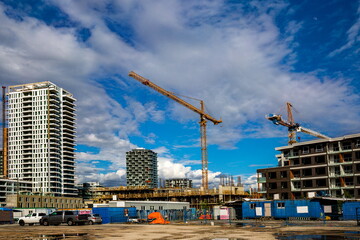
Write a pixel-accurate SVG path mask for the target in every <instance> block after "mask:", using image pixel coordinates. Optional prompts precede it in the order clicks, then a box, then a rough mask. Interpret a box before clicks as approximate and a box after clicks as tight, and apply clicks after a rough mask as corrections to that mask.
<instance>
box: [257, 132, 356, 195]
mask: <svg viewBox="0 0 360 240" xmlns="http://www.w3.org/2000/svg"><path fill="white" fill-rule="evenodd" d="M276 150H278V151H280V152H281V153H280V154H279V155H277V158H278V166H277V167H274V168H266V169H258V170H257V173H258V184H259V190H260V193H263V194H265V196H266V197H267V198H268V199H302V198H307V197H311V196H329V197H341V198H354V199H360V134H353V135H346V136H343V137H338V138H331V139H317V140H313V141H307V142H300V143H295V144H293V145H289V146H284V147H279V148H276Z"/></svg>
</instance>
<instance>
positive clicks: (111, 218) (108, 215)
mask: <svg viewBox="0 0 360 240" xmlns="http://www.w3.org/2000/svg"><path fill="white" fill-rule="evenodd" d="M92 212H93V213H97V214H100V216H101V218H102V220H103V223H105V224H106V223H124V222H128V221H129V218H132V217H137V213H136V208H135V207H128V208H127V207H98V208H93V209H92Z"/></svg>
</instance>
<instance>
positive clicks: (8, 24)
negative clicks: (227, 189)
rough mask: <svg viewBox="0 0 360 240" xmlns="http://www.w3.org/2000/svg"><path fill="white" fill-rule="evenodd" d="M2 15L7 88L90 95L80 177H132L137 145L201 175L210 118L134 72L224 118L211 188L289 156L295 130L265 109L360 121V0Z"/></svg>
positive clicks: (212, 0)
mask: <svg viewBox="0 0 360 240" xmlns="http://www.w3.org/2000/svg"><path fill="white" fill-rule="evenodd" d="M265 3H266V4H265ZM0 23H1V24H0V80H1V84H2V85H3V86H10V85H15V84H24V83H32V82H39V81H51V82H53V83H55V84H57V85H59V86H60V87H63V88H65V89H67V90H68V91H70V92H72V93H73V94H74V96H75V98H76V99H77V116H78V120H77V131H78V137H77V143H78V146H77V178H78V179H77V180H78V182H80V183H81V182H84V181H99V182H101V183H102V184H104V185H106V186H118V185H124V184H125V179H126V176H125V173H126V171H125V166H126V164H125V153H126V151H129V150H131V149H133V148H136V147H144V148H148V149H152V150H154V151H156V152H157V153H158V156H159V158H158V160H159V175H160V178H170V177H189V178H191V179H193V180H194V182H195V183H199V182H200V179H201V164H200V159H201V154H200V147H199V135H200V133H199V124H198V121H199V116H198V115H197V114H196V113H193V112H192V111H190V110H189V109H186V108H185V107H183V106H181V105H179V104H178V103H175V102H174V101H172V100H171V99H168V98H167V97H165V96H162V95H161V94H159V93H157V92H155V91H154V90H152V89H150V88H148V87H146V86H144V85H142V84H140V83H139V82H137V81H136V80H134V79H132V78H130V77H128V73H129V71H135V72H136V73H138V74H140V75H142V76H144V77H146V78H148V79H150V80H151V81H153V82H154V83H156V84H157V85H159V86H161V87H163V88H165V89H167V90H169V91H172V92H175V93H177V94H179V95H182V96H188V97H192V98H197V99H202V100H204V102H205V104H206V109H207V112H208V113H209V114H210V115H212V116H213V117H214V118H216V119H220V118H221V119H222V120H223V123H222V124H220V125H216V126H214V125H212V124H211V122H209V124H208V143H209V170H210V173H209V182H210V183H211V186H216V184H218V182H219V176H220V174H228V175H232V176H234V177H236V176H241V177H242V179H243V182H244V183H246V184H247V185H248V186H250V185H251V184H254V182H255V178H254V174H255V173H256V169H258V168H265V167H271V166H275V165H276V163H277V162H276V159H275V154H276V151H275V150H274V148H275V147H278V146H284V145H286V144H287V129H286V128H284V127H281V126H275V125H273V124H272V123H271V122H269V121H268V120H266V119H265V118H264V116H265V115H266V114H268V113H280V114H283V115H284V116H286V110H285V103H286V102H291V103H292V104H293V106H294V108H295V112H294V117H295V120H296V121H297V122H299V123H300V124H302V125H303V126H305V127H308V128H311V129H313V130H316V131H319V132H322V133H324V134H327V135H329V136H331V137H337V136H342V135H345V134H351V133H358V132H359V131H360V121H359V120H358V119H359V115H360V109H359V89H360V88H359V84H360V83H359V81H358V77H359V70H360V65H359V63H360V61H359V57H358V55H359V50H360V35H359V32H360V2H359V1H355V0H349V1H343V0H333V1H331V0H318V1H311V0H308V1H281V0H278V1H270V0H269V1H266V2H264V1H250V0H244V1H241V0H239V1H234V0H232V1H230V0H229V1H221V0H198V1H190V0H182V1H181V0H153V1H146V0H103V1H99V0H76V1H75V0H61V1H55V0H1V1H0ZM185 100H186V101H189V102H190V103H192V104H193V105H196V106H199V102H197V101H195V100H191V99H188V98H185ZM299 136H300V137H301V139H302V140H303V139H311V137H310V138H309V136H306V135H300V134H299Z"/></svg>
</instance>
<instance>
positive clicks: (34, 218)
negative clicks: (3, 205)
mask: <svg viewBox="0 0 360 240" xmlns="http://www.w3.org/2000/svg"><path fill="white" fill-rule="evenodd" d="M43 216H46V213H30V214H28V215H26V216H25V217H20V218H19V225H20V226H24V225H25V224H29V225H30V226H31V225H34V224H36V223H40V219H41V218H42V217H43Z"/></svg>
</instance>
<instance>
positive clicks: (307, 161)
mask: <svg viewBox="0 0 360 240" xmlns="http://www.w3.org/2000/svg"><path fill="white" fill-rule="evenodd" d="M301 161H302V164H304V165H310V164H311V158H309V157H306V158H303V159H302V160H301Z"/></svg>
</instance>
